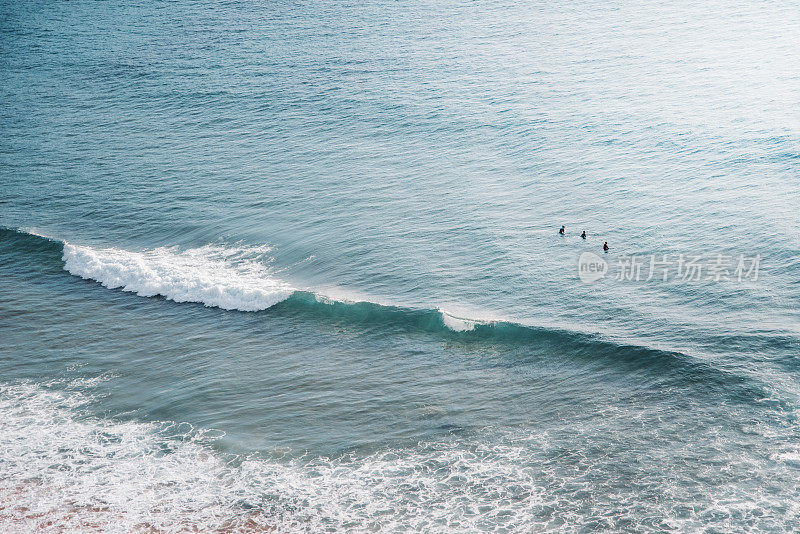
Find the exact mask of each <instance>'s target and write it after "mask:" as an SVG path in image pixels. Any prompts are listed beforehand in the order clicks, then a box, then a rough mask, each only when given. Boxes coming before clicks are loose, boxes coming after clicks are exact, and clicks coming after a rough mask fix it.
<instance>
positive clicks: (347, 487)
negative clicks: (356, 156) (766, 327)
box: [0, 382, 800, 533]
mask: <svg viewBox="0 0 800 534" xmlns="http://www.w3.org/2000/svg"><path fill="white" fill-rule="evenodd" d="M62 386H63V384H62ZM66 386H67V388H68V389H69V391H64V390H61V391H56V390H54V389H53V387H52V385H49V386H48V385H44V386H43V385H34V384H30V383H22V384H19V383H18V384H2V383H0V532H21V531H24V532H29V531H51V532H66V531H103V532H179V531H180V532H187V531H200V532H231V533H232V532H264V531H269V530H270V529H274V530H273V531H277V532H322V531H328V532H330V531H337V532H339V531H346V532H367V531H369V532H373V531H403V532H408V531H415V532H440V531H448V532H476V531H503V532H519V531H584V530H596V529H598V528H603V529H608V530H612V531H618V530H637V531H651V530H683V531H691V530H698V529H702V528H705V527H708V526H709V525H712V526H713V527H715V528H716V530H720V531H730V530H736V526H737V525H741V524H742V523H741V521H745V524H747V525H750V526H752V527H753V528H752V529H753V530H756V531H758V530H764V531H780V530H786V531H788V530H794V529H793V528H792V525H796V524H797V523H796V522H797V518H798V517H800V515H799V514H800V508H798V506H797V505H796V502H797V499H796V496H797V493H798V488H797V485H796V482H794V481H795V480H796V477H795V472H794V471H793V469H794V468H793V467H792V466H789V467H785V466H783V467H782V466H780V465H778V466H774V465H773V466H772V467H770V466H769V465H766V464H764V463H763V460H762V459H760V458H759V456H758V455H756V456H751V455H750V454H749V453H747V454H745V452H746V451H749V449H745V450H743V451H742V453H741V454H733V455H731V454H730V447H731V443H730V441H729V439H728V438H727V437H724V436H720V435H719V434H718V433H713V432H712V434H709V437H710V438H711V439H708V440H706V441H704V442H703V443H704V447H705V448H704V451H706V452H710V453H711V454H712V459H713V460H714V463H710V464H707V465H702V464H701V465H697V466H694V465H693V464H688V465H687V464H685V463H683V462H680V461H677V462H676V457H677V458H680V459H684V458H692V451H694V450H695V449H694V447H695V444H694V440H687V441H680V440H678V441H673V447H663V448H655V449H651V450H650V454H652V455H653V457H652V458H650V457H649V455H647V456H642V455H641V454H640V452H638V451H641V450H642V448H643V447H644V446H645V445H646V444H647V443H648V437H647V434H648V433H647V432H642V433H641V434H640V435H639V436H638V437H637V438H635V439H633V440H631V439H628V438H627V437H626V438H625V439H624V440H619V439H618V438H617V435H616V433H615V432H613V429H614V428H618V427H619V425H620V423H621V422H622V421H625V422H628V423H630V422H631V421H630V420H631V416H632V414H631V413H629V412H628V411H626V410H618V411H613V410H612V411H609V412H607V413H606V414H604V417H603V418H599V419H598V420H597V421H594V422H593V423H592V424H590V425H585V426H583V425H579V426H575V425H574V423H573V422H571V421H570V422H567V423H566V424H565V425H564V427H563V428H559V427H554V428H552V429H550V430H548V431H542V432H534V433H532V434H527V433H523V434H515V435H509V436H506V437H503V436H496V435H495V436H493V437H491V438H489V436H486V437H484V436H481V435H476V436H473V437H472V438H470V439H469V440H463V439H459V438H458V437H455V436H453V437H451V438H442V439H440V440H437V441H433V442H420V443H416V444H414V445H413V446H409V447H400V448H394V449H382V450H379V451H376V452H373V453H370V454H366V455H357V454H353V455H345V456H342V457H338V458H333V459H329V458H325V457H310V458H298V459H294V460H289V459H280V458H264V457H251V458H249V459H244V460H243V461H241V462H236V463H233V462H231V461H229V460H226V458H225V456H224V455H222V454H220V453H217V452H215V451H214V450H213V449H212V448H211V447H210V445H211V441H212V440H213V439H214V436H210V435H209V434H208V433H204V432H202V431H198V430H195V429H193V428H191V426H190V425H187V424H182V425H175V424H170V423H144V422H120V421H114V420H110V419H100V418H96V417H91V416H89V415H88V413H87V412H86V411H85V410H86V406H85V405H86V403H87V401H89V400H92V399H91V397H89V396H87V395H86V394H84V393H82V391H83V390H82V384H80V383H74V382H70V383H69V384H67V385H66ZM59 387H61V386H59ZM641 422H642V423H644V422H645V421H644V420H643V421H641ZM671 431H674V432H675V435H678V434H679V433H680V432H684V431H685V426H684V425H683V424H682V423H681V422H680V421H678V422H677V423H676V426H675V428H673V429H671ZM485 438H488V439H485ZM565 439H566V441H565ZM583 441H587V442H589V443H592V444H594V445H592V446H591V447H581V446H575V445H574V444H575V443H581V442H583ZM630 441H633V443H632V444H631V443H629V442H630ZM629 445H632V446H631V447H630V448H629ZM597 447H600V448H602V450H603V451H606V452H605V454H602V455H600V456H597V455H595V454H594V453H593V452H592V451H593V449H595V448H597ZM722 459H725V460H726V462H721V461H720V460H722ZM754 462H755V463H754ZM723 463H724V465H726V469H732V470H733V472H732V473H728V472H727V471H726V470H718V469H716V468H715V467H712V466H715V465H723ZM790 463H791V462H790ZM770 465H771V464H770ZM660 469H666V470H667V471H666V472H667V473H668V474H669V476H668V477H660V476H659V477H654V476H653V473H659V472H660V471H659V470H660ZM748 469H750V471H747V470H748ZM748 473H750V474H749V475H748ZM699 474H702V476H704V477H711V478H713V479H714V480H715V481H724V480H728V479H730V477H734V479H737V480H738V479H739V478H741V477H744V479H745V480H747V481H748V483H749V485H748V486H747V487H737V486H736V485H730V484H723V483H715V484H713V485H712V486H710V487H709V488H708V491H706V492H705V493H703V494H699V493H698V491H697V485H696V477H697V476H698V475H699ZM641 475H644V476H641ZM762 475H763V477H762ZM753 476H755V477H756V478H755V479H750V478H748V477H753ZM767 480H779V481H778V482H776V484H777V483H779V484H780V485H781V487H784V488H785V489H786V492H785V493H774V492H773V491H772V487H771V486H769V484H768V483H767ZM643 487H644V488H646V490H647V491H646V496H645V497H643V496H642V491H641V490H642V488H643Z"/></svg>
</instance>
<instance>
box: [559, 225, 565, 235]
mask: <svg viewBox="0 0 800 534" xmlns="http://www.w3.org/2000/svg"><path fill="white" fill-rule="evenodd" d="M558 233H559V234H561V235H564V225H563V224H562V225H561V230H559V231H558Z"/></svg>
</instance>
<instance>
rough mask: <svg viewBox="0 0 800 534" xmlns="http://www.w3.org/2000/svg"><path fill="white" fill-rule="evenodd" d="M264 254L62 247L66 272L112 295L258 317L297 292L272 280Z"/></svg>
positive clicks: (207, 249) (215, 249) (209, 247)
mask: <svg viewBox="0 0 800 534" xmlns="http://www.w3.org/2000/svg"><path fill="white" fill-rule="evenodd" d="M263 253H264V249H263V247H261V248H253V249H252V250H251V249H247V248H241V247H240V248H237V249H231V248H223V247H216V246H212V245H206V246H203V247H199V248H194V249H189V250H185V251H182V252H181V251H178V250H177V248H176V247H159V248H156V249H151V250H146V251H144V252H131V251H127V250H122V249H118V248H101V249H97V248H92V247H88V246H80V245H73V244H70V243H64V251H63V256H62V259H63V260H64V269H65V270H67V271H68V272H69V273H71V274H73V275H76V276H80V277H81V278H84V279H89V280H96V281H98V282H100V283H101V284H102V285H103V286H105V287H107V288H110V289H121V290H123V291H129V292H131V293H136V294H137V295H140V296H143V297H153V296H156V295H161V296H163V297H165V298H167V299H169V300H173V301H175V302H199V303H202V304H204V305H206V306H210V307H218V308H222V309H224V310H240V311H258V310H264V309H267V308H269V307H271V306H274V305H275V304H277V303H278V302H281V301H282V300H285V299H286V298H288V297H289V296H290V295H291V294H292V293H293V292H294V288H292V287H291V286H289V285H288V284H286V283H284V282H282V281H280V280H277V279H275V278H273V277H272V276H270V272H269V269H268V268H267V267H266V266H265V265H264V264H262V263H260V262H258V261H257V260H256V259H254V258H257V257H258V256H260V255H263Z"/></svg>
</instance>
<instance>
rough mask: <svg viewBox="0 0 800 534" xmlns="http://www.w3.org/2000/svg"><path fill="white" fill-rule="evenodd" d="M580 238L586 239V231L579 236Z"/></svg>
mask: <svg viewBox="0 0 800 534" xmlns="http://www.w3.org/2000/svg"><path fill="white" fill-rule="evenodd" d="M581 237H582V238H584V239H586V230H584V231H583V233H582V234H581Z"/></svg>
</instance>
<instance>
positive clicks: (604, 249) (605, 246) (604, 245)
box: [603, 241, 608, 252]
mask: <svg viewBox="0 0 800 534" xmlns="http://www.w3.org/2000/svg"><path fill="white" fill-rule="evenodd" d="M603 252H608V241H606V242H605V243H603Z"/></svg>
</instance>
